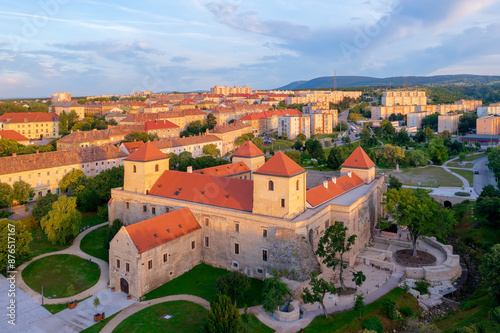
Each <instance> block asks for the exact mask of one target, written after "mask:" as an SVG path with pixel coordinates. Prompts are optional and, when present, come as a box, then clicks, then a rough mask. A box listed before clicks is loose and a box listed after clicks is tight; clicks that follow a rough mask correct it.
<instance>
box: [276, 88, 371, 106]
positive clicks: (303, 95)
mask: <svg viewBox="0 0 500 333" xmlns="http://www.w3.org/2000/svg"><path fill="white" fill-rule="evenodd" d="M361 95H362V92H361V91H307V92H298V93H297V94H296V95H295V96H289V97H286V98H285V104H286V105H287V106H288V105H290V104H308V103H315V102H324V103H325V102H326V103H334V104H337V103H339V102H340V101H342V100H343V99H344V98H352V99H357V98H359V97H361Z"/></svg>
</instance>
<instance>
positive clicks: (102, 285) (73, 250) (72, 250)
mask: <svg viewBox="0 0 500 333" xmlns="http://www.w3.org/2000/svg"><path fill="white" fill-rule="evenodd" d="M108 224H109V223H108V222H104V223H101V224H98V225H95V226H93V227H91V228H88V229H87V230H85V231H83V232H81V233H80V234H79V235H78V236H76V238H75V240H74V241H73V244H72V245H71V246H70V247H68V248H67V249H64V250H61V251H56V252H49V253H44V254H41V255H39V256H37V257H35V258H33V259H31V260H30V261H28V262H25V263H24V264H22V265H21V266H19V267H17V270H16V271H17V274H16V284H17V286H18V287H19V288H21V289H22V290H23V291H24V292H25V293H26V294H28V295H29V296H30V297H31V298H32V299H34V300H35V301H36V302H37V303H38V304H42V295H40V294H39V293H37V292H36V291H34V290H33V289H31V288H30V287H29V286H28V285H27V284H26V283H25V282H24V280H23V277H22V272H23V269H24V268H26V266H28V265H29V264H30V263H32V262H33V261H36V260H38V259H40V258H44V257H48V256H52V255H56V254H73V255H75V256H78V257H80V258H83V259H87V260H88V259H92V261H93V262H95V263H96V264H98V265H99V269H100V270H101V276H100V277H99V281H97V283H96V284H94V285H93V286H92V287H90V288H89V289H87V290H85V291H82V292H81V293H79V294H76V295H73V296H71V297H63V298H47V297H44V298H43V302H44V304H59V303H67V302H69V301H74V300H78V299H82V298H87V297H89V296H93V295H95V294H97V293H99V292H101V291H103V290H106V289H107V287H108V280H109V265H108V263H107V262H105V261H104V260H101V259H98V258H95V257H93V256H91V255H89V254H87V253H85V252H83V251H82V250H80V242H81V240H82V239H83V237H85V235H87V234H88V233H89V232H91V231H94V230H95V229H97V228H100V227H103V226H105V225H108Z"/></svg>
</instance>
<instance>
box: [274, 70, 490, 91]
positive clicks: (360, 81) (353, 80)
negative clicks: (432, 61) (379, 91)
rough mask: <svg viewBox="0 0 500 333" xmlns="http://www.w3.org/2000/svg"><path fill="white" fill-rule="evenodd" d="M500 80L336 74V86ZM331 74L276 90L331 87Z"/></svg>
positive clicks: (293, 83)
mask: <svg viewBox="0 0 500 333" xmlns="http://www.w3.org/2000/svg"><path fill="white" fill-rule="evenodd" d="M493 82H500V76H488V75H471V74H457V75H434V76H393V77H386V78H376V77H370V76H337V87H338V88H341V87H362V86H422V85H427V84H432V85H446V84H457V83H458V84H459V83H462V84H479V83H493ZM333 87H334V78H333V76H324V77H318V78H315V79H312V80H309V81H305V80H303V81H294V82H291V83H289V84H287V85H286V86H283V87H280V88H276V90H292V89H318V88H333Z"/></svg>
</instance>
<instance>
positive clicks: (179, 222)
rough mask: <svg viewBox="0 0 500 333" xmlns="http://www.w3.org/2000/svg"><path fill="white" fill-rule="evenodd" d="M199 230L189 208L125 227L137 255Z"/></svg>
mask: <svg viewBox="0 0 500 333" xmlns="http://www.w3.org/2000/svg"><path fill="white" fill-rule="evenodd" d="M198 229H201V227H200V225H199V224H198V222H197V221H196V219H195V218H194V216H193V214H192V213H191V211H190V210H189V208H182V209H179V210H175V211H173V212H170V213H167V214H163V215H160V216H157V217H153V218H152V219H149V220H145V221H142V222H139V223H135V224H132V225H129V226H127V227H125V230H126V231H127V233H128V234H129V236H130V238H131V239H132V241H133V242H134V244H135V246H136V247H137V250H139V253H142V252H144V251H147V250H150V249H152V248H155V247H157V246H159V245H162V244H164V243H167V242H169V241H171V240H174V239H176V238H179V237H182V236H184V235H187V234H190V233H192V232H193V231H196V230H198Z"/></svg>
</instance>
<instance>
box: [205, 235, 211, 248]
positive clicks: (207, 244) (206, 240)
mask: <svg viewBox="0 0 500 333" xmlns="http://www.w3.org/2000/svg"><path fill="white" fill-rule="evenodd" d="M205 247H210V238H208V237H206V236H205Z"/></svg>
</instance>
